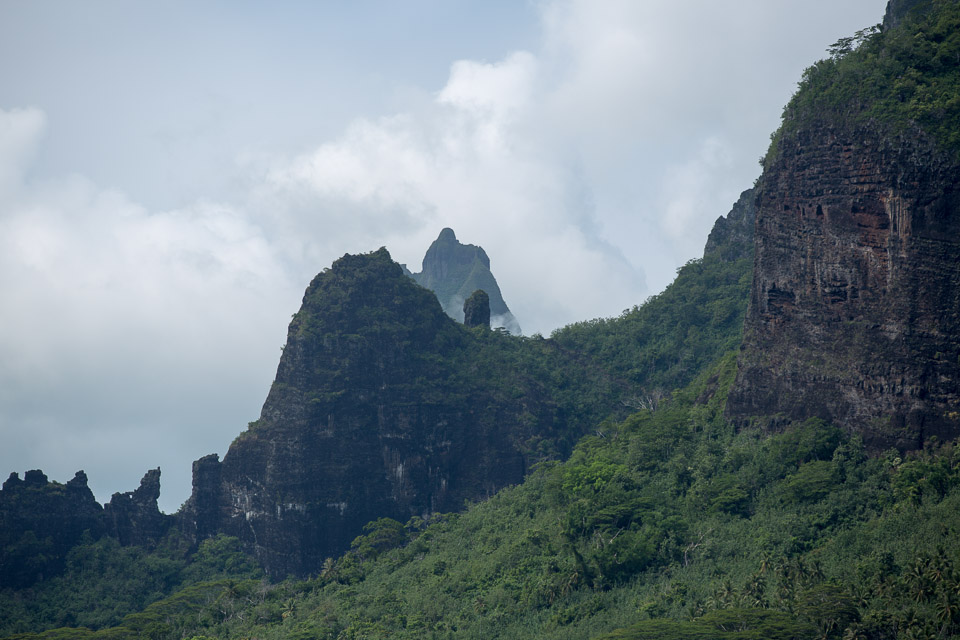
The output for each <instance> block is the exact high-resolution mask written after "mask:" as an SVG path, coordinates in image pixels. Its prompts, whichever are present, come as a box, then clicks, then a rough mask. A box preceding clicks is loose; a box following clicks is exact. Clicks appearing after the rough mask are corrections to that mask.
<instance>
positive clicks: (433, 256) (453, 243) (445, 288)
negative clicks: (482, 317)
mask: <svg viewBox="0 0 960 640" xmlns="http://www.w3.org/2000/svg"><path fill="white" fill-rule="evenodd" d="M410 277H411V278H413V279H414V281H416V282H417V283H418V284H419V285H421V286H423V287H426V288H427V289H430V290H431V291H433V292H434V293H435V294H436V296H437V299H438V300H439V301H440V305H441V306H442V307H443V310H444V312H446V314H447V315H448V316H450V317H451V318H453V319H454V320H456V321H458V322H463V321H464V315H463V304H464V302H465V301H466V300H467V298H469V297H470V296H471V295H472V294H473V292H474V291H477V290H482V291H484V292H486V294H487V295H488V296H489V297H490V326H492V327H494V328H497V327H504V328H505V329H507V330H508V331H510V333H513V334H520V333H521V330H520V324H519V323H518V322H517V319H516V318H515V317H514V315H513V313H511V311H510V309H509V307H507V303H506V302H505V301H504V299H503V294H502V293H501V292H500V286H499V284H497V279H496V278H495V277H494V276H493V272H491V271H490V257H489V256H487V252H486V251H484V250H483V247H480V246H477V245H474V244H463V243H462V242H460V241H459V240H458V239H457V235H456V233H454V231H453V229H451V228H450V227H444V228H443V230H441V231H440V235H438V236H437V239H436V240H434V241H433V243H432V244H431V245H430V248H429V249H427V252H426V254H425V255H424V256H423V263H422V265H421V271H420V272H419V273H412V274H410Z"/></svg>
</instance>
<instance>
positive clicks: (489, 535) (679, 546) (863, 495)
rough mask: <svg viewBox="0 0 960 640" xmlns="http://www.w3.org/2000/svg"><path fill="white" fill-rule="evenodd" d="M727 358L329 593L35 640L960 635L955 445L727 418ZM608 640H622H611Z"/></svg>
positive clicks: (215, 606) (325, 583)
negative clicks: (772, 429)
mask: <svg viewBox="0 0 960 640" xmlns="http://www.w3.org/2000/svg"><path fill="white" fill-rule="evenodd" d="M734 370H735V367H734V358H733V356H732V354H731V355H728V356H726V357H725V358H723V359H722V360H721V361H720V362H719V363H718V364H717V365H716V366H715V367H713V368H711V369H709V370H707V371H705V372H704V373H702V374H701V375H700V376H699V377H698V378H697V380H695V381H694V382H693V383H692V384H691V385H689V386H688V387H686V388H685V389H683V390H681V391H678V392H676V393H674V394H673V395H672V396H671V397H670V398H669V399H668V400H666V401H664V402H663V403H662V404H661V405H660V407H659V408H658V409H657V410H656V411H650V410H643V411H640V412H638V413H636V414H634V415H632V416H630V417H629V418H628V419H626V420H624V421H622V422H619V423H615V424H614V423H608V424H605V425H603V426H602V427H601V428H600V429H599V430H598V433H597V434H596V435H594V436H590V437H587V438H585V439H584V440H583V441H582V442H581V443H580V444H578V446H577V447H576V449H575V451H574V453H573V455H572V456H571V458H570V459H569V460H568V461H566V462H563V463H545V464H543V465H541V466H540V467H539V468H538V469H537V470H536V471H535V472H534V473H533V474H532V475H531V477H530V478H529V479H528V480H527V481H526V482H525V483H524V484H522V485H520V486H517V487H513V488H510V489H507V490H505V491H502V492H500V493H499V494H497V495H496V496H494V497H493V498H491V499H490V500H488V501H485V502H482V503H479V504H475V505H472V506H471V507H470V508H469V509H468V510H467V511H466V512H464V513H462V514H456V515H447V516H442V517H437V518H436V519H435V520H433V521H432V522H429V523H423V522H420V521H418V520H415V521H412V522H410V523H407V524H406V525H401V523H399V522H396V521H390V520H388V519H382V520H378V521H376V522H373V523H371V524H370V525H368V527H367V528H366V530H365V531H364V533H363V534H362V535H361V536H359V537H358V538H357V540H355V541H354V545H353V549H352V550H351V551H350V552H348V553H347V554H345V555H344V556H342V557H340V558H337V559H331V560H330V561H329V562H328V563H327V565H326V566H325V568H324V570H323V572H322V573H321V575H319V576H317V577H316V578H314V579H311V580H306V581H300V582H295V581H284V582H281V583H279V584H274V585H269V584H266V583H263V582H260V581H256V580H246V581H243V580H233V581H231V580H218V581H210V582H204V583H198V584H194V585H193V586H191V587H189V588H186V589H181V590H179V591H177V592H176V593H175V594H174V595H173V596H171V597H169V598H166V599H163V600H160V601H157V602H155V603H153V604H152V605H150V606H148V607H146V608H145V609H144V610H143V612H142V613H138V614H134V615H129V616H127V617H126V618H125V619H124V620H123V621H122V622H121V624H120V625H118V626H116V627H114V628H111V629H104V630H102V631H98V632H87V631H67V630H63V629H60V630H56V631H51V632H48V633H46V634H28V635H23V636H18V637H20V638H24V639H26V638H88V637H89V638H134V637H148V638H153V637H156V638H161V637H173V636H174V635H175V636H177V637H188V638H189V637H191V636H205V637H210V638H243V637H256V638H263V639H268V638H330V639H334V638H385V637H390V638H483V637H500V638H518V639H520V638H592V637H605V638H654V637H656V638H671V637H675V638H842V637H856V638H886V637H899V636H898V634H901V635H902V634H905V633H906V632H907V631H908V630H909V631H910V632H911V633H919V634H921V636H918V637H931V636H937V635H939V636H943V637H947V636H950V635H952V634H956V633H958V632H960V591H958V585H960V536H957V535H956V533H957V530H958V527H960V508H958V507H960V447H957V446H956V445H955V444H952V443H948V444H945V445H943V446H936V445H932V446H930V447H929V448H928V449H927V450H925V451H921V452H917V453H916V454H913V455H909V456H907V457H906V458H903V457H901V456H899V455H897V454H896V453H894V452H891V453H890V454H888V455H886V456H881V457H868V456H866V455H865V453H864V451H863V447H862V444H861V443H860V442H859V440H858V439H857V438H855V437H854V438H848V437H846V436H844V435H843V434H842V433H841V432H840V431H839V430H837V429H834V428H833V427H831V426H830V425H827V424H825V423H823V422H822V421H818V420H810V421H808V422H806V423H804V424H802V425H796V426H795V427H794V428H793V429H791V430H789V431H787V432H784V433H781V434H778V435H773V436H765V435H763V434H761V433H758V432H754V431H740V432H737V431H736V430H735V429H733V428H732V427H730V425H728V424H727V423H726V422H725V421H724V420H723V417H722V408H723V405H724V402H725V397H726V393H727V390H728V389H729V386H730V384H731V381H732V378H733V374H734ZM602 634H607V635H602Z"/></svg>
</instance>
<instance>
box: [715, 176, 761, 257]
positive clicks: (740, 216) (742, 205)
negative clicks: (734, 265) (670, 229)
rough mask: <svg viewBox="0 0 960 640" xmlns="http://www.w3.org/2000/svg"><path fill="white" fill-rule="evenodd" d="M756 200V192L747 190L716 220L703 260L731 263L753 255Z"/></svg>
mask: <svg viewBox="0 0 960 640" xmlns="http://www.w3.org/2000/svg"><path fill="white" fill-rule="evenodd" d="M756 198H757V194H756V190H754V189H747V190H746V191H744V192H743V193H741V194H740V197H739V198H738V199H737V201H736V202H735V203H734V204H733V207H732V208H731V209H730V212H729V213H728V214H727V215H726V216H720V217H719V218H717V221H716V222H715V223H714V224H713V229H711V230H710V235H709V236H707V243H706V245H705V246H704V248H703V257H704V258H706V257H710V256H716V257H718V258H719V259H721V260H725V261H728V262H733V261H735V260H740V259H743V258H749V257H751V256H752V255H753V228H754V224H755V222H756V216H757V211H756Z"/></svg>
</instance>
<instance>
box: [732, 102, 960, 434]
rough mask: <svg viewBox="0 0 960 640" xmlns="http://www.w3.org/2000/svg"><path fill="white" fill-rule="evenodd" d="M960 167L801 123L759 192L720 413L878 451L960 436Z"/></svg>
mask: <svg viewBox="0 0 960 640" xmlns="http://www.w3.org/2000/svg"><path fill="white" fill-rule="evenodd" d="M958 179H960V166H958V165H957V163H956V160H955V156H954V155H952V154H948V153H945V152H943V151H940V150H939V149H938V147H937V146H936V145H935V144H934V143H933V142H932V141H931V140H930V139H929V138H928V137H927V136H926V135H925V134H924V133H923V132H921V131H919V130H916V129H911V130H906V131H904V132H903V133H901V134H899V135H892V134H890V133H887V132H884V131H882V130H880V129H879V128H877V127H876V126H871V125H861V126H849V125H840V124H837V123H835V122H833V121H831V120H829V119H827V120H821V121H818V122H810V123H807V124H806V125H804V126H803V127H800V128H799V129H798V130H796V131H794V132H793V133H790V134H789V135H785V136H784V137H783V139H782V140H781V141H780V142H779V146H778V149H777V152H776V154H775V156H774V157H773V158H772V160H771V161H770V163H769V164H768V166H767V169H766V171H765V173H764V176H763V178H762V183H761V187H760V194H759V199H758V205H759V206H758V209H757V220H756V238H755V251H756V253H755V266H754V279H753V288H752V295H751V301H750V307H749V311H748V313H747V319H746V323H745V328H744V342H743V346H742V352H741V355H740V364H739V373H738V376H737V382H736V386H735V389H734V390H733V392H732V393H731V396H730V400H729V404H728V412H729V414H730V416H731V417H733V418H734V419H736V420H739V421H741V422H745V421H748V420H749V419H750V418H751V417H752V416H768V417H769V416H773V419H772V420H771V419H770V418H765V419H764V420H765V421H766V422H768V423H769V422H772V423H774V424H776V422H777V421H778V420H779V421H786V420H796V419H803V418H806V417H810V416H816V417H821V418H824V419H827V420H831V421H833V422H835V423H837V424H839V425H842V426H844V427H845V428H847V429H848V430H852V431H857V432H860V433H862V434H863V436H864V438H865V440H866V441H867V443H868V444H869V445H871V446H873V447H874V448H886V447H889V446H898V447H901V448H914V447H918V446H921V445H922V444H923V442H924V441H925V440H926V439H927V438H929V437H930V436H937V437H939V438H946V437H954V436H957V435H960V413H958V411H960V184H958Z"/></svg>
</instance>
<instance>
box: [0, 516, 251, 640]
mask: <svg viewBox="0 0 960 640" xmlns="http://www.w3.org/2000/svg"><path fill="white" fill-rule="evenodd" d="M262 575H263V573H262V571H261V570H260V569H259V567H257V566H256V563H255V561H254V560H253V559H251V558H250V557H249V556H247V555H246V554H245V553H243V552H241V551H240V547H239V544H238V541H237V540H236V538H230V537H227V536H218V537H216V538H211V539H210V540H207V541H205V542H203V543H202V544H201V545H200V547H199V548H198V549H197V550H195V551H194V552H192V553H191V551H190V549H188V548H187V547H186V546H185V544H184V542H183V540H182V539H181V538H180V537H179V535H178V534H177V533H176V532H174V533H171V534H169V535H168V536H167V537H166V538H165V539H164V540H163V541H162V542H161V543H160V545H158V547H157V548H156V549H153V550H152V551H147V550H145V549H142V548H140V547H121V546H120V544H119V543H118V542H116V541H115V540H113V539H111V538H101V539H100V540H97V541H93V540H91V539H89V538H87V539H85V540H82V541H81V543H80V544H78V545H77V546H75V547H74V548H73V549H72V550H71V551H70V553H69V554H68V556H67V558H66V567H65V569H64V571H63V572H62V573H61V574H59V575H57V576H56V577H54V578H51V579H49V580H46V581H43V582H41V583H39V584H36V585H34V586H33V587H32V588H28V589H20V590H15V589H3V590H2V591H0V635H8V634H11V633H17V632H26V631H36V630H38V629H45V628H51V627H66V626H76V627H88V628H91V629H99V628H103V627H110V626H114V625H117V624H120V622H121V621H123V620H125V619H126V618H128V617H129V616H130V615H132V614H136V613H137V612H138V611H141V610H143V609H144V607H147V606H148V605H150V604H151V603H153V602H156V601H158V600H161V599H163V598H166V597H168V596H170V594H172V593H173V592H174V591H178V590H182V589H183V588H184V587H188V586H191V585H196V584H198V583H201V582H205V581H216V580H223V579H229V580H242V579H259V578H261V577H262ZM49 637H57V636H56V635H52V636H49Z"/></svg>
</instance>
